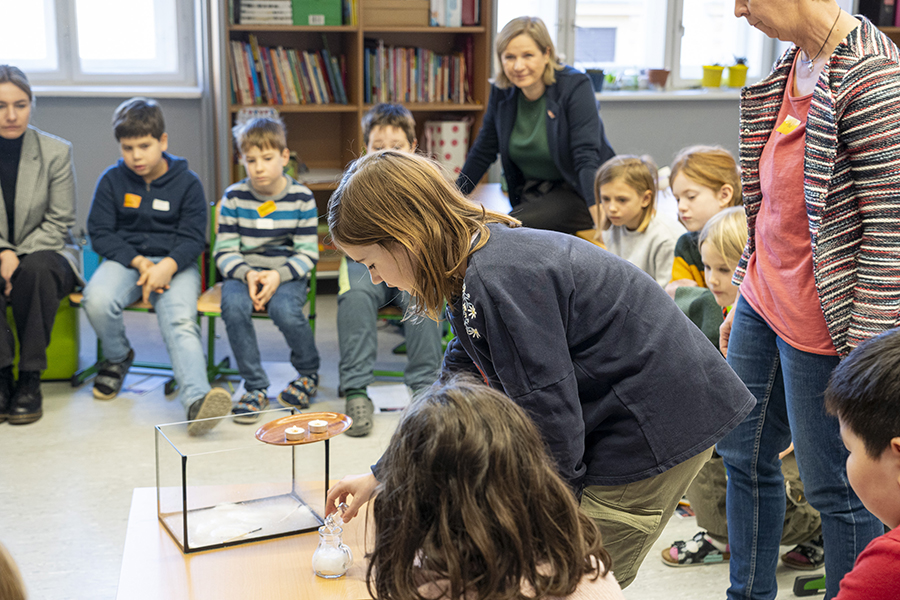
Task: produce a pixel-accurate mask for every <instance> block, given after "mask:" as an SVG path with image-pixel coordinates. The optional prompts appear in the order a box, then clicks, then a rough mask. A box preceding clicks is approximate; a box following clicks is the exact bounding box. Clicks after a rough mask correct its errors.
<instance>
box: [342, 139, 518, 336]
mask: <svg viewBox="0 0 900 600" xmlns="http://www.w3.org/2000/svg"><path fill="white" fill-rule="evenodd" d="M487 223H506V224H508V225H511V226H515V225H518V224H519V222H518V221H517V220H516V219H514V218H512V217H509V216H507V215H504V214H501V213H497V212H494V211H490V210H486V209H484V207H482V206H481V205H476V204H474V203H472V202H471V201H469V200H468V199H467V198H466V197H465V196H463V195H462V194H461V193H460V191H459V189H458V188H457V187H456V185H455V184H454V183H453V181H452V180H451V179H450V175H449V173H447V172H446V171H445V170H444V169H443V168H442V167H441V166H440V165H438V164H437V163H435V162H434V161H432V160H431V159H429V158H426V157H424V156H419V155H416V154H411V153H407V152H398V151H395V150H382V151H380V152H373V153H371V154H366V155H365V156H363V157H361V158H359V159H357V160H356V161H354V162H353V163H352V164H351V165H350V166H349V167H348V168H347V170H346V171H345V172H344V175H343V177H342V178H341V183H340V185H338V188H337V189H336V190H335V191H334V193H333V194H332V195H331V198H330V199H329V200H328V228H329V230H330V232H331V237H332V238H333V240H334V242H335V243H336V244H337V245H338V246H342V245H351V246H367V245H378V246H381V247H383V248H387V249H390V248H391V247H392V246H395V245H397V244H399V245H401V246H403V247H404V248H406V250H407V251H408V252H409V254H410V256H412V257H414V258H415V265H414V269H415V281H414V285H415V288H414V290H413V295H414V296H416V299H417V302H416V306H417V307H418V309H417V312H420V313H422V314H426V315H428V316H429V317H432V318H434V319H435V320H438V319H439V318H440V311H441V309H442V306H443V303H444V301H445V300H452V299H453V298H455V297H456V296H457V295H458V294H459V292H460V290H461V289H462V277H463V275H464V273H465V264H466V259H467V257H468V255H469V254H470V252H474V251H475V250H477V249H479V248H481V247H482V246H483V245H484V244H486V243H487V239H488V237H490V232H489V231H488V230H487V227H486V224H487ZM476 233H477V234H478V241H477V242H476V243H475V245H474V246H472V236H473V235H475V234H476Z"/></svg>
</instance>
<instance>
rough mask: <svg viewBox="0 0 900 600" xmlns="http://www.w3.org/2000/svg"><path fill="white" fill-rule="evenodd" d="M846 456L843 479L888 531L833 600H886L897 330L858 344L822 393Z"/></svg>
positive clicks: (897, 457) (897, 521) (899, 466)
mask: <svg viewBox="0 0 900 600" xmlns="http://www.w3.org/2000/svg"><path fill="white" fill-rule="evenodd" d="M825 408H826V409H827V410H828V412H829V413H830V414H832V415H836V416H837V418H838V422H839V423H840V426H841V438H843V440H844V446H846V448H847V451H848V452H849V455H848V456H847V479H848V480H849V481H850V485H851V486H852V487H853V491H854V492H856V494H857V496H859V499H860V500H862V503H863V505H865V507H866V509H868V510H869V512H871V513H872V514H873V515H875V516H876V517H878V518H879V519H881V521H882V522H883V523H884V524H885V525H887V526H888V527H890V528H891V531H889V532H887V533H886V534H884V535H882V536H881V537H878V538H875V539H874V540H872V541H871V542H870V543H869V545H868V546H866V548H865V550H863V551H862V552H861V553H860V555H859V556H858V557H857V559H856V564H855V565H854V567H853V570H852V571H850V572H849V573H847V575H845V576H844V578H843V579H842V580H841V589H840V592H839V593H838V595H837V596H836V597H835V600H888V599H893V598H896V597H897V593H898V592H897V590H900V566H898V565H900V330H898V329H891V330H889V331H886V332H884V333H882V334H881V335H879V336H877V337H874V338H872V339H870V340H868V341H866V342H863V343H862V344H860V345H859V346H857V347H856V349H855V350H853V351H852V352H851V353H850V354H849V356H847V358H845V359H844V360H843V361H841V362H840V363H839V364H838V366H837V367H836V368H835V369H834V371H833V372H832V374H831V380H830V381H829V383H828V388H827V389H826V390H825Z"/></svg>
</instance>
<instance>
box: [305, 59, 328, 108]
mask: <svg viewBox="0 0 900 600" xmlns="http://www.w3.org/2000/svg"><path fill="white" fill-rule="evenodd" d="M314 63H315V60H314V59H313V57H312V56H310V53H309V52H308V51H306V50H304V51H303V64H304V65H306V71H307V73H308V74H309V80H310V81H311V82H312V89H313V94H314V95H315V96H316V104H325V96H324V95H323V94H322V88H320V87H319V77H318V75H317V74H316V70H317V69H316V66H315V64H314Z"/></svg>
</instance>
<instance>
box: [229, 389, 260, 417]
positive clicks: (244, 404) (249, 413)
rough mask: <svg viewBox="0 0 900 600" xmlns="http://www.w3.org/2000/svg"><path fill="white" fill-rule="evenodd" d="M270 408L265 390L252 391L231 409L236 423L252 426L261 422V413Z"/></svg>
mask: <svg viewBox="0 0 900 600" xmlns="http://www.w3.org/2000/svg"><path fill="white" fill-rule="evenodd" d="M268 406H269V398H268V396H266V391H265V390H251V391H249V392H247V393H246V394H244V395H243V396H241V399H240V400H239V401H238V403H237V405H236V406H235V407H234V408H232V409H231V414H233V415H234V422H235V423H243V424H245V425H252V424H253V423H256V422H257V421H259V416H260V415H259V413H260V411H263V410H266V408H268Z"/></svg>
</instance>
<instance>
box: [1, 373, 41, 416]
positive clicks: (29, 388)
mask: <svg viewBox="0 0 900 600" xmlns="http://www.w3.org/2000/svg"><path fill="white" fill-rule="evenodd" d="M42 401H43V397H42V396H41V372H40V371H19V385H17V386H16V393H15V394H13V397H12V405H11V406H10V407H9V423H10V425H27V424H28V423H34V422H35V421H37V420H38V419H40V418H41V417H42V416H43V414H44V411H43V410H42V409H41V403H42Z"/></svg>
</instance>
